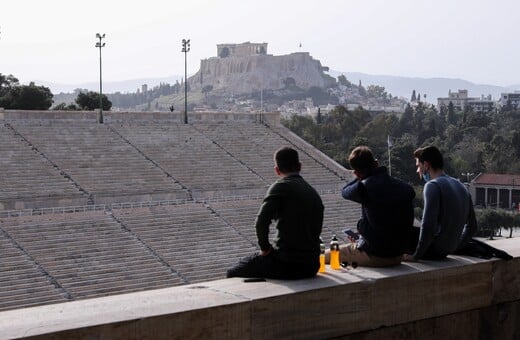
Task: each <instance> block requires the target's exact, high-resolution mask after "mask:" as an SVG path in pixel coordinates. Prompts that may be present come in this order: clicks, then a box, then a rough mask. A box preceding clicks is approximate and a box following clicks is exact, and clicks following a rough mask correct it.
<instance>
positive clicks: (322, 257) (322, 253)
mask: <svg viewBox="0 0 520 340" xmlns="http://www.w3.org/2000/svg"><path fill="white" fill-rule="evenodd" d="M318 272H320V273H325V245H324V244H323V240H322V239H321V238H320V269H319V270H318Z"/></svg>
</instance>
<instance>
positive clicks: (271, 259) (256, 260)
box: [227, 147, 324, 279]
mask: <svg viewBox="0 0 520 340" xmlns="http://www.w3.org/2000/svg"><path fill="white" fill-rule="evenodd" d="M274 158H275V172H276V174H277V175H278V177H280V178H279V179H278V180H277V181H276V182H274V183H273V184H272V185H271V187H270V188H269V190H268V192H267V195H266V196H265V198H264V201H263V203H262V206H261V208H260V211H259V212H258V215H257V218H256V222H255V227H256V235H257V238H258V245H259V246H260V250H261V251H260V253H259V254H254V255H252V256H249V257H247V258H244V259H242V260H240V262H239V263H238V264H237V265H236V266H235V267H233V268H231V269H229V270H228V272H227V277H262V278H272V279H301V278H308V277H312V276H315V275H316V273H317V272H318V268H319V255H320V234H321V229H322V225H323V209H324V208H323V203H322V201H321V198H320V196H319V194H318V193H317V192H316V190H314V188H313V187H311V186H310V185H309V184H308V183H307V182H306V181H305V180H304V179H303V178H302V177H301V176H300V170H301V164H300V161H299V158H298V152H297V151H296V150H294V149H291V148H288V147H285V148H282V149H280V150H278V151H277V152H276V153H275V157H274ZM272 221H275V227H276V229H277V230H278V233H277V237H276V241H275V244H274V246H273V245H271V243H270V242H269V227H270V225H271V222H272Z"/></svg>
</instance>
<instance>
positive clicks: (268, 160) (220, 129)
mask: <svg viewBox="0 0 520 340" xmlns="http://www.w3.org/2000/svg"><path fill="white" fill-rule="evenodd" d="M194 127H195V128H196V129H198V130H200V131H201V132H202V133H204V135H206V136H208V137H209V138H210V139H211V140H213V141H215V143H217V144H219V145H221V146H222V147H223V148H224V149H226V150H228V151H229V153H231V154H232V155H233V156H234V157H235V158H237V159H240V160H241V161H242V162H243V163H244V164H245V165H247V166H248V167H249V168H251V169H253V170H254V171H255V172H256V173H258V174H260V176H262V177H263V178H265V179H266V181H268V182H269V183H271V182H273V181H274V180H276V175H275V173H274V170H273V167H274V164H273V154H274V152H275V151H276V150H277V149H279V148H280V147H282V146H292V147H295V148H296V149H299V148H298V145H294V144H292V143H291V142H290V141H288V140H287V139H284V138H282V137H281V136H280V135H279V134H278V133H275V132H274V131H273V130H271V129H270V128H269V127H267V126H265V125H263V124H244V123H227V122H222V123H214V124H204V123H201V124H194ZM300 161H301V163H302V176H303V177H304V178H305V179H306V180H307V181H308V182H309V183H310V184H312V185H313V186H315V187H316V188H319V189H325V188H327V189H336V188H338V187H340V186H341V184H342V183H343V182H344V179H343V178H342V177H339V176H338V175H337V174H335V173H333V172H332V171H331V170H330V169H328V168H326V167H324V166H323V165H322V164H320V163H318V162H317V161H316V160H315V159H313V158H311V157H309V156H308V155H307V154H306V153H304V152H300Z"/></svg>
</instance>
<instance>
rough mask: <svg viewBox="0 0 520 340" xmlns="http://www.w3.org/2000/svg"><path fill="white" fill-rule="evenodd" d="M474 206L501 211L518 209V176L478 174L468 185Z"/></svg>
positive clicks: (519, 183) (519, 188) (519, 195)
mask: <svg viewBox="0 0 520 340" xmlns="http://www.w3.org/2000/svg"><path fill="white" fill-rule="evenodd" d="M470 191H471V196H472V197H473V202H474V203H475V205H478V206H481V207H494V208H502V209H513V208H518V204H519V203H520V175H504V174H483V173H480V174H478V175H477V177H475V178H474V179H473V180H472V181H471V183H470Z"/></svg>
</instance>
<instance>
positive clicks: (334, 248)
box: [330, 235, 341, 269]
mask: <svg viewBox="0 0 520 340" xmlns="http://www.w3.org/2000/svg"><path fill="white" fill-rule="evenodd" d="M330 267H331V268H332V269H341V265H340V263H339V242H338V238H337V237H336V235H333V236H332V241H330Z"/></svg>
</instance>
